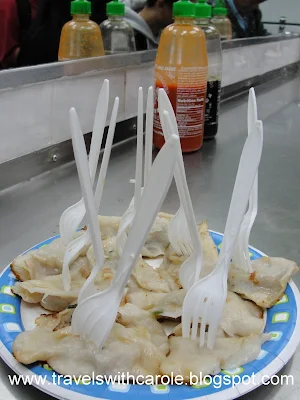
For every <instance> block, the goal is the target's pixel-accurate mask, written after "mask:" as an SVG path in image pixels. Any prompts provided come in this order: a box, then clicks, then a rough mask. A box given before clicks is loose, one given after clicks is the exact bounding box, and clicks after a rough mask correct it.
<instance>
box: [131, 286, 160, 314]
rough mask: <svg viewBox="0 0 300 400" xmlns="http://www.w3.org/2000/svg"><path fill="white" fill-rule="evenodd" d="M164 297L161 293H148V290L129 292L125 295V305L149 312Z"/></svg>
mask: <svg viewBox="0 0 300 400" xmlns="http://www.w3.org/2000/svg"><path fill="white" fill-rule="evenodd" d="M165 296H166V293H163V292H150V291H149V290H142V289H139V290H135V291H132V292H131V291H129V292H128V294H127V295H126V303H131V304H134V305H135V306H137V307H139V308H140V309H141V310H150V309H152V308H154V307H155V306H156V305H157V304H158V303H159V301H160V300H162V299H163V298H164V297H165Z"/></svg>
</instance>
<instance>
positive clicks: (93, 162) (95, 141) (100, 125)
mask: <svg viewBox="0 0 300 400" xmlns="http://www.w3.org/2000/svg"><path fill="white" fill-rule="evenodd" d="M108 90H109V81H108V80H107V79H105V80H104V82H103V85H102V88H101V90H100V93H99V97H98V102H97V107H96V113H95V119H94V125H93V135H92V141H91V148H90V154H89V169H90V175H91V182H92V183H93V182H94V180H95V176H96V171H97V165H98V158H99V151H98V149H101V145H102V141H103V133H104V129H105V124H106V118H107V110H108V101H107V103H106V102H104V103H103V98H104V94H105V93H107V92H108ZM97 132H99V134H97ZM97 156H98V157H97Z"/></svg>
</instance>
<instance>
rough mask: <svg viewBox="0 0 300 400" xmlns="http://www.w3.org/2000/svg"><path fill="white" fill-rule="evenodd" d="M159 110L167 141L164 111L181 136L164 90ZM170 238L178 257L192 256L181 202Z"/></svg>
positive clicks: (169, 234) (169, 230)
mask: <svg viewBox="0 0 300 400" xmlns="http://www.w3.org/2000/svg"><path fill="white" fill-rule="evenodd" d="M158 110H159V116H160V120H161V125H162V130H163V133H164V135H165V139H166V132H167V131H168V129H167V128H166V127H165V126H164V124H165V122H164V117H163V113H164V110H166V111H168V113H169V117H170V121H171V127H172V129H171V132H172V133H174V134H176V135H178V136H179V133H178V126H177V121H176V117H175V114H174V110H173V107H172V104H171V103H170V100H169V98H168V96H167V93H166V92H165V90H164V89H159V92H158ZM175 180H176V177H175ZM198 236H199V235H198ZM168 237H169V241H170V243H171V246H172V247H173V249H174V250H175V252H176V253H177V254H178V255H185V256H190V255H191V254H192V252H193V244H192V239H191V234H190V230H189V227H188V224H187V220H186V215H185V212H184V209H183V205H182V203H181V201H180V206H179V209H178V211H177V213H176V214H175V216H174V217H173V218H172V220H171V221H170V223H169V225H168ZM198 247H199V246H198Z"/></svg>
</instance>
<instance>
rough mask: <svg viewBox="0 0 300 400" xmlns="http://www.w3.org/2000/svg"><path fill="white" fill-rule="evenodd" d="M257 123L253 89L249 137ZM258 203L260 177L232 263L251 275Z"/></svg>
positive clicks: (254, 185)
mask: <svg viewBox="0 0 300 400" xmlns="http://www.w3.org/2000/svg"><path fill="white" fill-rule="evenodd" d="M256 122H257V103H256V96H255V91H254V89H253V88H251V89H250V90H249V99H248V135H251V133H252V132H253V131H254V129H256ZM257 203H258V175H257V174H256V177H255V179H254V183H253V187H252V190H251V193H250V197H249V207H248V211H247V212H246V214H245V215H244V218H243V221H242V225H241V229H240V232H239V234H238V237H237V240H236V245H235V249H234V253H233V256H232V261H233V263H234V265H235V266H236V267H237V268H240V269H243V270H244V271H247V272H249V274H250V273H252V272H253V268H252V264H251V261H250V255H249V237H250V232H251V229H252V226H253V224H254V222H255V219H256V216H257Z"/></svg>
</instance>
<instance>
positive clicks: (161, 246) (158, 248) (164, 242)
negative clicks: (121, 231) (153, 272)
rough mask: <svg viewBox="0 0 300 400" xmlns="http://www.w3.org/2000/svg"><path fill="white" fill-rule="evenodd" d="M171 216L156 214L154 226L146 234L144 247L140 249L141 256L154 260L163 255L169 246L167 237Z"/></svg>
mask: <svg viewBox="0 0 300 400" xmlns="http://www.w3.org/2000/svg"><path fill="white" fill-rule="evenodd" d="M172 218H173V215H170V214H165V213H162V212H160V213H158V216H157V217H156V219H155V221H154V224H153V226H152V228H151V230H150V232H149V234H148V237H147V239H146V242H145V245H144V247H143V248H142V256H143V257H149V258H155V257H158V256H162V255H164V254H165V251H166V249H167V247H168V246H169V244H170V241H169V236H168V225H169V222H170V220H171V219H172Z"/></svg>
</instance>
